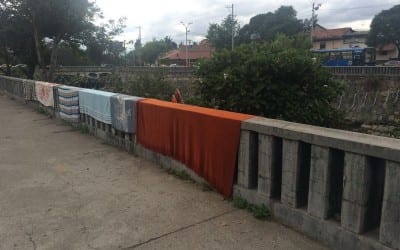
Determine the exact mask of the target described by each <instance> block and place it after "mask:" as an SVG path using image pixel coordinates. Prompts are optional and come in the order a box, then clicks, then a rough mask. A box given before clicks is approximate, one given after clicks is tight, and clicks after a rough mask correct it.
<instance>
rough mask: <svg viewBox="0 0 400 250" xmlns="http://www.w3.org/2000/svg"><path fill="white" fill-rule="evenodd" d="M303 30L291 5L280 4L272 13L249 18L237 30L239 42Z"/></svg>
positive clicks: (292, 33) (262, 39)
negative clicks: (247, 22) (247, 21)
mask: <svg viewBox="0 0 400 250" xmlns="http://www.w3.org/2000/svg"><path fill="white" fill-rule="evenodd" d="M302 30H303V23H302V21H301V20H299V19H297V18H296V11H295V10H294V9H293V7H292V6H281V7H280V8H279V9H277V10H276V11H275V12H274V13H272V12H268V13H265V14H259V15H256V16H254V17H252V18H251V19H250V22H249V24H246V25H245V26H243V28H241V29H240V32H239V39H240V42H241V43H249V42H251V41H270V40H273V39H274V38H275V37H276V36H277V35H278V34H285V35H288V36H292V35H295V34H297V33H299V32H301V31H302Z"/></svg>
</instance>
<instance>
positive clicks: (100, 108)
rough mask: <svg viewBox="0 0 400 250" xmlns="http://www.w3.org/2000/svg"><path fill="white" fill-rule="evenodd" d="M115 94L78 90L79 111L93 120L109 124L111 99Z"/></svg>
mask: <svg viewBox="0 0 400 250" xmlns="http://www.w3.org/2000/svg"><path fill="white" fill-rule="evenodd" d="M114 95H116V94H115V93H111V92H105V91H100V90H94V89H81V90H79V109H80V112H81V113H82V114H87V115H90V116H91V117H93V118H94V119H96V120H98V121H100V122H104V123H106V124H111V97H112V96H114Z"/></svg>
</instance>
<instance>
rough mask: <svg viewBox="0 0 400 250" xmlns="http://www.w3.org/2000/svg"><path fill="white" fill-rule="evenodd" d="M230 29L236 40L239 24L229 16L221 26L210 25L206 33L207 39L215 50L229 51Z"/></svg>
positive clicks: (230, 43) (230, 42)
mask: <svg viewBox="0 0 400 250" xmlns="http://www.w3.org/2000/svg"><path fill="white" fill-rule="evenodd" d="M232 29H233V30H234V36H235V38H234V39H235V40H236V39H237V38H236V37H237V34H238V32H239V22H238V20H237V19H235V18H232V16H231V15H229V16H227V17H226V18H225V19H224V20H223V21H222V23H221V24H217V23H212V24H210V26H209V27H208V31H207V39H208V40H209V41H210V42H211V44H212V45H213V46H214V47H215V48H216V49H217V50H221V49H230V48H231V47H232Z"/></svg>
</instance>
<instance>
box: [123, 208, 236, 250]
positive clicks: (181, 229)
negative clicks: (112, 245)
mask: <svg viewBox="0 0 400 250" xmlns="http://www.w3.org/2000/svg"><path fill="white" fill-rule="evenodd" d="M236 211H238V209H233V210H230V211H227V212H224V213H221V214H217V215H215V216H212V217H210V218H207V219H205V220H202V221H199V222H196V223H193V224H190V225H187V226H184V227H181V228H179V229H177V230H175V231H172V232H168V233H165V234H162V235H160V236H157V237H153V238H150V239H148V240H146V241H143V242H141V243H137V244H134V245H132V246H128V247H124V248H121V249H122V250H130V249H135V248H138V247H140V246H143V245H146V244H148V243H150V242H153V241H156V240H159V239H162V238H164V237H167V236H170V235H172V234H175V233H179V232H182V231H184V230H186V229H189V228H192V227H195V226H198V225H201V224H204V223H206V222H209V221H212V220H214V219H217V218H219V217H222V216H224V215H227V214H231V213H233V212H236Z"/></svg>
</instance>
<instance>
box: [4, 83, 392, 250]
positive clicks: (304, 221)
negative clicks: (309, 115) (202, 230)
mask: <svg viewBox="0 0 400 250" xmlns="http://www.w3.org/2000/svg"><path fill="white" fill-rule="evenodd" d="M21 86H22V80H20V79H15V78H4V77H0V91H4V92H6V93H8V94H9V95H10V96H13V97H14V98H16V99H18V100H21V101H24V99H23V93H21V90H20V89H21ZM31 104H32V105H36V106H39V105H38V104H37V103H36V104H35V103H31ZM56 106H57V105H56ZM46 111H47V112H49V113H50V114H52V115H53V116H56V114H57V110H56V108H55V109H49V110H46ZM82 125H84V126H85V127H87V128H88V130H89V132H90V133H91V134H93V135H95V136H97V137H99V138H101V139H103V140H104V141H106V142H107V143H110V144H113V145H115V146H118V147H120V148H123V149H125V150H126V151H128V152H131V153H134V154H136V155H139V156H141V157H144V158H146V159H149V160H151V161H153V162H156V163H158V164H160V165H161V166H163V167H167V168H175V169H179V170H182V169H184V170H185V171H187V172H189V174H190V175H191V176H192V177H193V178H195V179H197V180H198V181H200V182H204V180H203V179H201V178H199V177H198V176H196V174H194V173H193V172H191V171H190V170H189V168H187V167H185V166H184V165H183V164H181V163H179V162H177V161H175V160H174V159H171V158H169V157H165V156H163V155H162V154H159V153H157V152H153V151H150V150H148V149H146V148H144V147H142V146H141V145H139V144H138V143H137V142H136V139H135V138H136V136H135V135H134V134H127V133H123V132H122V131H117V130H115V129H113V128H112V127H111V126H110V125H107V124H104V123H101V122H99V121H97V120H95V119H94V118H93V117H90V116H87V115H82V116H81V124H80V125H78V127H79V126H82ZM399 180H400V140H396V139H390V138H384V137H378V136H371V135H365V134H358V133H353V132H348V131H341V130H334V129H327V128H321V127H315V126H308V125H303V124H297V123H290V122H285V121H279V120H271V119H266V118H260V117H256V118H252V119H249V120H247V121H244V122H243V123H242V126H241V139H240V148H239V154H238V167H237V179H236V184H235V186H234V193H235V195H236V196H241V197H242V198H245V199H246V200H248V201H249V202H251V203H254V204H266V205H267V206H268V208H269V209H270V210H271V212H272V214H273V215H274V217H275V218H276V219H277V220H279V221H280V222H281V223H283V224H286V225H288V226H290V227H292V228H294V229H296V230H299V231H301V232H303V233H305V234H307V235H309V236H310V237H312V238H314V239H317V240H319V241H321V242H324V243H325V244H327V245H328V246H330V247H332V248H333V249H341V250H342V249H371V250H372V249H388V250H389V249H399V248H400V213H399V208H400V198H399V197H400V196H399V194H400V181H399Z"/></svg>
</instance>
